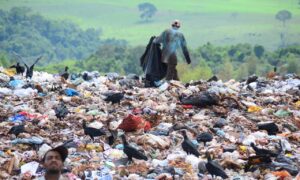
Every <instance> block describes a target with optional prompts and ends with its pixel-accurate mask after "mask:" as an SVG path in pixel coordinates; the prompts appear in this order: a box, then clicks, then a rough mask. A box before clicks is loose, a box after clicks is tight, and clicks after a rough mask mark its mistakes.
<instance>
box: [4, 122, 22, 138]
mask: <svg viewBox="0 0 300 180" xmlns="http://www.w3.org/2000/svg"><path fill="white" fill-rule="evenodd" d="M23 132H26V131H25V126H24V124H22V125H16V126H13V127H12V128H10V130H9V131H8V133H7V134H14V135H15V136H16V137H18V136H19V134H21V133H23Z"/></svg>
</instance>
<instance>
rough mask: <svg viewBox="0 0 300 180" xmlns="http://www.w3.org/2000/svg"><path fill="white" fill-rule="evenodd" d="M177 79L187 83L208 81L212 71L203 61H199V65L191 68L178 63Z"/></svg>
mask: <svg viewBox="0 0 300 180" xmlns="http://www.w3.org/2000/svg"><path fill="white" fill-rule="evenodd" d="M178 74H179V78H180V80H181V81H183V82H189V81H191V80H200V79H205V80H207V79H209V78H210V77H212V76H213V73H212V70H211V69H210V67H209V66H208V65H207V63H206V62H205V61H204V60H201V61H200V62H199V64H198V65H197V66H195V67H193V68H191V66H189V65H187V64H186V63H180V64H179V65H178Z"/></svg>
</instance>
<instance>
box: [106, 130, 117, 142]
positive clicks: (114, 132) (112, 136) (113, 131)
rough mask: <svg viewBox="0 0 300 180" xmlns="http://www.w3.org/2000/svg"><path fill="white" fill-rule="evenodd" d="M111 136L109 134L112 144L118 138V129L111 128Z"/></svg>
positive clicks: (109, 140)
mask: <svg viewBox="0 0 300 180" xmlns="http://www.w3.org/2000/svg"><path fill="white" fill-rule="evenodd" d="M109 132H110V136H108V144H109V145H110V146H111V145H113V144H114V143H115V140H116V139H117V138H118V131H117V130H109Z"/></svg>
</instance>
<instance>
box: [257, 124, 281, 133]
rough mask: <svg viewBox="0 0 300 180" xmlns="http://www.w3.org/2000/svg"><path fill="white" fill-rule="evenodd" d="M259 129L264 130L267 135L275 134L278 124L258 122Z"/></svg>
mask: <svg viewBox="0 0 300 180" xmlns="http://www.w3.org/2000/svg"><path fill="white" fill-rule="evenodd" d="M257 127H258V129H259V130H266V131H267V132H268V135H276V134H277V133H278V131H279V129H278V126H277V125H276V124H275V123H274V122H270V123H264V124H258V125H257Z"/></svg>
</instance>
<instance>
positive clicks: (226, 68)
mask: <svg viewBox="0 0 300 180" xmlns="http://www.w3.org/2000/svg"><path fill="white" fill-rule="evenodd" d="M218 77H220V78H221V79H222V80H226V81H227V80H229V79H231V78H233V66H232V64H231V62H230V60H229V59H226V60H225V62H224V65H223V66H222V68H221V70H220V72H219V73H218Z"/></svg>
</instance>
